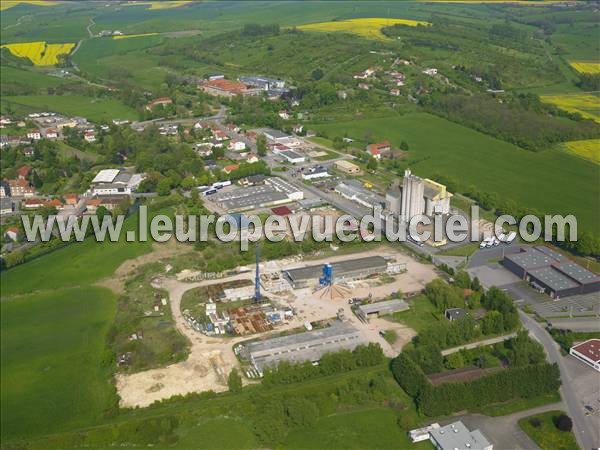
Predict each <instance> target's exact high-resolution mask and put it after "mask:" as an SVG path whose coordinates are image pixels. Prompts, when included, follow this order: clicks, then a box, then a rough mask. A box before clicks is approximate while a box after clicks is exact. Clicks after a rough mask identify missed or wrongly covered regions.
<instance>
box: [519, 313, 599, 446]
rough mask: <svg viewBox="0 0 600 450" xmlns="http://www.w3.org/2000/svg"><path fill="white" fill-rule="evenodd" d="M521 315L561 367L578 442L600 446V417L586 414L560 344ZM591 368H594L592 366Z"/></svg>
mask: <svg viewBox="0 0 600 450" xmlns="http://www.w3.org/2000/svg"><path fill="white" fill-rule="evenodd" d="M519 316H520V317H521V322H523V325H524V326H525V328H527V330H529V332H530V334H531V335H532V336H533V337H534V338H535V339H536V340H537V341H538V342H540V343H541V344H542V345H543V346H544V349H545V351H546V355H547V357H548V360H549V361H550V362H552V363H557V364H558V367H559V368H560V378H561V380H562V386H561V388H560V391H561V395H562V398H563V401H564V403H565V405H566V407H567V412H568V414H569V416H570V417H571V419H572V420H573V432H574V433H575V437H576V438H577V443H578V444H579V446H580V447H581V448H582V449H584V450H590V449H592V448H598V447H600V437H599V430H600V424H598V423H597V422H598V418H597V417H596V416H586V415H585V413H584V409H583V405H582V402H581V399H579V397H578V396H577V394H576V392H575V390H574V389H573V380H572V377H571V375H570V373H569V370H568V369H567V367H566V365H565V363H564V359H563V357H562V355H561V354H560V350H559V347H558V344H556V342H554V340H553V339H552V337H550V335H549V334H548V333H547V332H546V330H545V329H544V328H543V327H542V325H540V324H539V323H538V322H536V321H535V320H534V319H532V318H531V317H529V316H528V315H527V314H525V313H524V312H523V311H521V310H519ZM590 370H593V369H591V368H590Z"/></svg>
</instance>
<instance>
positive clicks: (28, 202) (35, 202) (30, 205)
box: [21, 198, 47, 209]
mask: <svg viewBox="0 0 600 450" xmlns="http://www.w3.org/2000/svg"><path fill="white" fill-rule="evenodd" d="M46 204H47V201H46V200H44V199H43V198H27V199H25V200H23V202H22V203H21V206H23V208H25V209H37V208H41V207H43V206H46Z"/></svg>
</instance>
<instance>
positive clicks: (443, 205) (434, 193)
mask: <svg viewBox="0 0 600 450" xmlns="http://www.w3.org/2000/svg"><path fill="white" fill-rule="evenodd" d="M452 196H453V195H452V194H451V193H450V192H448V191H447V190H446V186H444V185H443V184H440V183H436V182H435V181H433V180H429V179H427V178H421V177H418V176H416V175H413V174H412V173H411V171H410V169H406V170H405V171H404V178H403V180H402V186H400V185H399V184H395V185H394V186H392V187H391V188H390V189H389V190H388V192H387V193H386V198H385V205H386V209H387V210H388V211H389V212H390V213H392V214H393V215H395V216H398V217H399V218H400V219H401V220H402V221H404V222H406V223H408V222H410V220H411V219H412V218H413V217H415V216H420V215H426V216H433V215H434V214H449V213H450V199H451V198H452Z"/></svg>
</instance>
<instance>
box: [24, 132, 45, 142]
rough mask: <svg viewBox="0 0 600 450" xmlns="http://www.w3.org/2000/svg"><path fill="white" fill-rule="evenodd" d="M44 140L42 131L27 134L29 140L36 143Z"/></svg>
mask: <svg viewBox="0 0 600 450" xmlns="http://www.w3.org/2000/svg"><path fill="white" fill-rule="evenodd" d="M41 138H42V133H40V130H33V131H29V132H28V133H27V139H33V140H34V141H38V140H40V139H41Z"/></svg>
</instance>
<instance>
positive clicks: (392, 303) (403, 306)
mask: <svg viewBox="0 0 600 450" xmlns="http://www.w3.org/2000/svg"><path fill="white" fill-rule="evenodd" d="M408 309H409V306H408V303H406V302H405V301H404V300H386V301H384V302H377V303H368V304H366V305H359V306H358V311H357V313H358V315H359V317H360V318H362V319H363V320H368V318H369V315H371V314H376V315H377V316H384V315H386V314H393V313H396V312H401V311H407V310H408Z"/></svg>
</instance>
